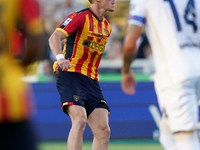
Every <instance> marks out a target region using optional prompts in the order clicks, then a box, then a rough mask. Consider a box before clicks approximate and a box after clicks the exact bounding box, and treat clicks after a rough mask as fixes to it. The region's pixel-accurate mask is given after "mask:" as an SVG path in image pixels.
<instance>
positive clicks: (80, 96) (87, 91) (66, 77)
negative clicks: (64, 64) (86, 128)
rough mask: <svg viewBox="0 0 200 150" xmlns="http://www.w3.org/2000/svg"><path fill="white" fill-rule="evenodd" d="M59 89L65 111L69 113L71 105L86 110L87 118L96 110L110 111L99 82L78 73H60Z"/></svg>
mask: <svg viewBox="0 0 200 150" xmlns="http://www.w3.org/2000/svg"><path fill="white" fill-rule="evenodd" d="M57 89H58V92H59V93H60V99H61V104H62V109H63V111H64V112H65V113H66V114H68V113H67V109H66V107H67V106H69V105H79V106H82V107H84V108H85V109H86V112H87V116H89V115H90V114H91V112H92V111H93V110H94V109H95V108H105V109H107V110H108V112H109V113H110V109H109V107H108V106H107V104H106V101H105V99H104V97H103V94H102V90H101V88H100V86H99V82H98V81H96V80H93V79H91V78H89V77H87V76H85V75H82V74H80V73H76V72H67V71H60V72H59V74H58V78H57Z"/></svg>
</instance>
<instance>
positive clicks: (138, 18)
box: [128, 0, 146, 26]
mask: <svg viewBox="0 0 200 150" xmlns="http://www.w3.org/2000/svg"><path fill="white" fill-rule="evenodd" d="M145 4H146V1H145V0H130V8H129V19H128V24H134V25H138V26H143V25H144V24H145V15H146V7H145V6H146V5H145Z"/></svg>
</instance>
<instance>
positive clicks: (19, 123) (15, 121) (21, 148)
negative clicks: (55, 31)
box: [0, 0, 45, 150]
mask: <svg viewBox="0 0 200 150" xmlns="http://www.w3.org/2000/svg"><path fill="white" fill-rule="evenodd" d="M43 37H44V36H43V29H42V24H41V21H40V18H39V8H38V4H37V3H36V2H35V1H34V0H9V1H6V0H0V149H1V150H36V141H35V138H34V133H33V130H32V127H31V126H32V125H31V124H30V119H31V116H32V114H31V109H32V103H33V102H32V98H31V93H30V91H29V88H28V85H27V84H25V83H23V82H22V81H21V76H22V75H23V73H24V67H26V66H27V65H29V64H31V63H32V62H34V61H35V60H38V59H40V58H42V57H43V56H44V54H45V49H44V46H45V43H44V42H43V39H44V38H43ZM16 57H17V59H15V58H16Z"/></svg>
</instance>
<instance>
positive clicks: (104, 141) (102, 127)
mask: <svg viewBox="0 0 200 150" xmlns="http://www.w3.org/2000/svg"><path fill="white" fill-rule="evenodd" d="M87 123H88V125H89V126H90V128H91V129H92V132H93V134H94V139H93V144H92V150H108V143H109V139H110V127H109V125H108V110H106V109H104V108H96V109H95V110H94V111H93V112H92V113H91V114H90V115H89V117H88V120H87Z"/></svg>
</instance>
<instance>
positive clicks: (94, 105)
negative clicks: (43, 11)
mask: <svg viewBox="0 0 200 150" xmlns="http://www.w3.org/2000/svg"><path fill="white" fill-rule="evenodd" d="M89 2H90V3H91V6H90V7H89V8H86V9H83V10H81V11H79V12H75V13H72V14H71V15H69V16H68V17H67V18H66V20H64V21H63V22H62V23H61V24H60V25H59V26H58V27H57V28H56V30H55V32H54V33H53V34H52V35H51V37H50V39H49V43H50V47H51V50H52V52H53V54H54V56H55V57H56V59H57V61H56V62H55V63H54V71H55V72H59V74H58V78H57V89H58V92H59V93H60V98H61V103H62V109H63V111H64V112H65V113H66V114H68V115H69V116H70V118H71V121H72V127H71V130H70V133H69V136H68V142H67V147H68V149H70V150H75V149H76V150H81V149H82V142H83V132H84V130H85V126H86V123H88V125H89V126H90V128H91V130H92V132H93V134H94V140H93V145H92V149H93V150H106V149H108V142H109V138H110V128H109V125H108V116H109V113H110V110H109V107H108V106H107V104H106V101H105V99H104V97H103V95H102V91H101V88H100V86H99V82H98V66H99V63H100V60H101V57H102V54H103V51H104V47H105V44H106V41H107V39H108V37H109V35H110V33H111V26H110V24H109V23H108V21H107V20H106V19H105V17H104V14H105V12H106V11H110V12H112V11H114V9H115V8H114V6H115V0H89ZM63 39H66V42H65V46H64V50H63V52H62V49H61V41H62V40H63ZM63 53H64V54H63Z"/></svg>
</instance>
